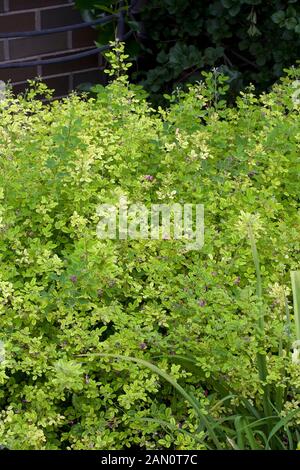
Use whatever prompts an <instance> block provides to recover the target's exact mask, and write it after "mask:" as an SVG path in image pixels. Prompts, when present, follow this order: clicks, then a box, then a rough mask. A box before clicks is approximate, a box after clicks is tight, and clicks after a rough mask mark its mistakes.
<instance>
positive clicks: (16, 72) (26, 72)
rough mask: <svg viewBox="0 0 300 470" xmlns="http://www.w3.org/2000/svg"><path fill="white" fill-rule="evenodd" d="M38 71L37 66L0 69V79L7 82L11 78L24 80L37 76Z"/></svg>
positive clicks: (14, 80) (12, 80)
mask: <svg viewBox="0 0 300 470" xmlns="http://www.w3.org/2000/svg"><path fill="white" fill-rule="evenodd" d="M37 76H38V71H37V68H36V67H26V68H20V69H12V68H10V69H9V68H8V69H0V80H4V81H5V82H6V81H8V80H10V81H11V82H22V81H25V80H29V79H31V78H36V77H37Z"/></svg>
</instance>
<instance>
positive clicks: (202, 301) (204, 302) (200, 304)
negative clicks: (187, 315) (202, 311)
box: [198, 299, 206, 307]
mask: <svg viewBox="0 0 300 470" xmlns="http://www.w3.org/2000/svg"><path fill="white" fill-rule="evenodd" d="M198 305H199V306H200V307H205V305H206V301H205V300H203V299H201V300H199V302H198Z"/></svg>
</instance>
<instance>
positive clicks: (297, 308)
mask: <svg viewBox="0 0 300 470" xmlns="http://www.w3.org/2000/svg"><path fill="white" fill-rule="evenodd" d="M291 280H292V289H293V300H294V319H295V324H296V339H297V340H298V341H300V271H292V272H291Z"/></svg>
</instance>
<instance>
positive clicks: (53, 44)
mask: <svg viewBox="0 0 300 470" xmlns="http://www.w3.org/2000/svg"><path fill="white" fill-rule="evenodd" d="M66 49H68V33H57V34H47V35H46V36H40V37H36V38H23V39H12V40H10V41H9V51H10V58H11V59H21V58H25V57H26V58H27V57H32V56H37V55H43V54H51V53H53V52H59V51H65V50H66Z"/></svg>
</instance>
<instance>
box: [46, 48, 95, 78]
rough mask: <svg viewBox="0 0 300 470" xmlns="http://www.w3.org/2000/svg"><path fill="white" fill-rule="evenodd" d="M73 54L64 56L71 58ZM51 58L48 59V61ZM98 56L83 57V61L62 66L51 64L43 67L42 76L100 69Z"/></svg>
mask: <svg viewBox="0 0 300 470" xmlns="http://www.w3.org/2000/svg"><path fill="white" fill-rule="evenodd" d="M70 54H74V52H72V53H68V54H64V55H65V56H69V55H70ZM48 58H50V57H47V59H48ZM98 61H99V58H98V55H92V56H89V57H83V58H82V59H77V60H72V61H71V62H64V63H60V64H49V65H44V66H43V67H42V75H44V76H47V75H55V74H57V73H68V72H74V71H78V70H85V69H92V68H96V67H98Z"/></svg>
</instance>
